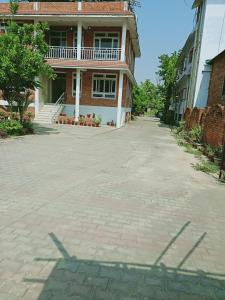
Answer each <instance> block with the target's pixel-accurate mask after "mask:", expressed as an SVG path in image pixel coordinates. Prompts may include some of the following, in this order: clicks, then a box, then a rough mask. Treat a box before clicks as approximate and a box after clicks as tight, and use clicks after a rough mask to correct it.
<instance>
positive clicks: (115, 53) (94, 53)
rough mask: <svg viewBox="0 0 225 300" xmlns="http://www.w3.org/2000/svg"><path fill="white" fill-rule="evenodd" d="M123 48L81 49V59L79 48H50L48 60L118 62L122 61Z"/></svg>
mask: <svg viewBox="0 0 225 300" xmlns="http://www.w3.org/2000/svg"><path fill="white" fill-rule="evenodd" d="M121 51H122V49H121V48H104V49H101V48H94V47H81V49H80V58H79V57H78V48H77V47H59V46H49V50H48V53H47V55H46V58H47V59H72V60H73V59H74V60H77V59H80V60H95V61H105V60H107V61H118V60H121Z"/></svg>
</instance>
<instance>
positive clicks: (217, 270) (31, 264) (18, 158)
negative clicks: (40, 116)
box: [0, 119, 225, 300]
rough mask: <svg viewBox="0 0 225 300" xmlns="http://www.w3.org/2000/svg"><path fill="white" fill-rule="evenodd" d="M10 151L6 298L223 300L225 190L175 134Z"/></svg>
mask: <svg viewBox="0 0 225 300" xmlns="http://www.w3.org/2000/svg"><path fill="white" fill-rule="evenodd" d="M38 131H39V134H37V135H34V136H26V137H22V138H18V139H12V140H10V141H8V140H6V141H3V142H1V143H0V157H1V159H0V172H1V187H2V188H1V195H0V216H1V217H0V247H1V251H0V254H1V255H0V300H7V299H10V300H14V299H18V300H52V299H54V300H57V299H60V300H70V299H73V300H75V299H77V300H78V299H79V300H88V299H93V300H101V299H104V300H110V299H112V300H114V299H115V300H128V299H129V300H135V299H136V300H170V299H171V300H186V299H188V300H203V299H204V300H216V299H225V252H224V249H225V231H224V228H225V218H224V216H225V201H224V199H225V197H224V195H225V190H224V187H223V186H221V185H219V184H218V183H217V182H216V181H215V179H213V178H211V177H210V176H208V175H205V174H203V173H199V172H196V171H195V170H194V169H193V168H192V166H191V164H193V163H195V158H193V157H192V156H191V155H189V154H187V153H185V152H184V151H183V150H182V149H181V148H179V147H178V146H177V145H176V142H175V141H174V139H173V137H172V136H171V135H170V131H169V129H167V128H165V127H162V126H161V125H160V124H159V122H157V121H156V120H154V119H139V120H137V121H135V122H132V123H131V124H130V125H128V126H127V127H125V128H122V129H121V130H119V131H118V130H113V129H112V128H106V127H102V128H78V127H75V126H56V125H55V126H52V130H51V131H49V132H48V129H38Z"/></svg>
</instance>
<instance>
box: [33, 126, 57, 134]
mask: <svg viewBox="0 0 225 300" xmlns="http://www.w3.org/2000/svg"><path fill="white" fill-rule="evenodd" d="M34 133H35V134H37V135H50V134H59V131H58V130H57V129H55V128H52V127H50V125H49V126H47V125H46V126H44V125H41V124H37V123H34Z"/></svg>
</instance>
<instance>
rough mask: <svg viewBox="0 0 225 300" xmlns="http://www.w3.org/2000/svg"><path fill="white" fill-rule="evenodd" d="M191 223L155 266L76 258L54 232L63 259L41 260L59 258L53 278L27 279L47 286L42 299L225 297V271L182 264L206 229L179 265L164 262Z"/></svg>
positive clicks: (182, 299) (39, 299)
mask: <svg viewBox="0 0 225 300" xmlns="http://www.w3.org/2000/svg"><path fill="white" fill-rule="evenodd" d="M189 225H190V222H187V223H186V224H184V226H183V227H182V228H181V229H180V231H179V232H178V233H177V235H176V236H175V237H174V238H173V239H172V240H171V241H170V242H169V244H168V245H167V246H166V247H165V249H164V250H163V251H162V252H161V253H160V254H159V257H158V258H157V259H156V261H155V263H154V264H152V265H147V264H146V265H145V264H135V263H124V262H121V261H116V262H110V261H93V260H82V259H78V258H76V257H71V256H70V255H69V253H68V252H67V250H66V249H65V248H64V246H63V244H62V243H61V242H60V241H59V240H58V238H57V237H56V236H55V234H53V233H51V234H50V237H51V239H52V241H53V242H54V244H55V245H56V247H57V248H58V250H59V252H60V253H61V255H62V258H58V259H51V258H46V259H45V258H44V259H42V258H36V259H35V260H36V261H37V263H38V261H40V262H43V261H44V262H55V266H54V268H53V270H52V272H51V274H50V276H49V278H48V279H47V280H43V279H42V278H25V279H24V281H25V282H30V283H34V284H43V285H44V286H43V290H42V292H41V294H40V295H39V296H37V300H50V299H54V300H57V299H58V300H67V299H82V300H88V299H96V300H97V299H98V300H100V299H102V300H110V299H118V300H119V299H121V300H122V299H124V300H125V299H129V300H134V299H136V300H144V299H145V300H147V299H151V300H153V299H154V300H213V299H218V300H220V299H221V300H222V299H223V300H224V299H225V274H216V273H210V272H204V271H202V270H199V271H193V270H188V269H185V268H184V267H183V266H184V264H185V262H186V261H187V260H188V259H189V258H190V256H191V255H192V254H193V252H194V251H195V250H196V248H198V246H199V245H200V244H201V242H202V241H203V240H204V238H205V236H206V235H207V233H203V234H202V236H200V238H199V239H198V240H197V241H196V243H195V245H193V247H192V248H191V249H190V250H189V251H188V253H187V254H186V255H185V257H184V258H183V259H182V260H181V262H180V263H179V264H178V265H177V267H169V266H166V265H165V264H162V263H160V261H161V259H162V258H163V256H164V255H165V254H166V253H167V252H168V250H169V249H170V247H171V246H172V245H173V244H174V243H175V242H176V241H177V239H178V238H179V237H180V235H181V234H182V233H183V232H184V230H185V229H186V228H187V227H188V226H189Z"/></svg>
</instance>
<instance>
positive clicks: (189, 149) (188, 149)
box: [183, 144, 202, 157]
mask: <svg viewBox="0 0 225 300" xmlns="http://www.w3.org/2000/svg"><path fill="white" fill-rule="evenodd" d="M183 146H184V147H185V152H187V153H190V154H193V155H194V156H195V157H201V156H202V152H201V151H199V150H198V149H195V148H193V147H192V146H191V145H190V144H184V145H183Z"/></svg>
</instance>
